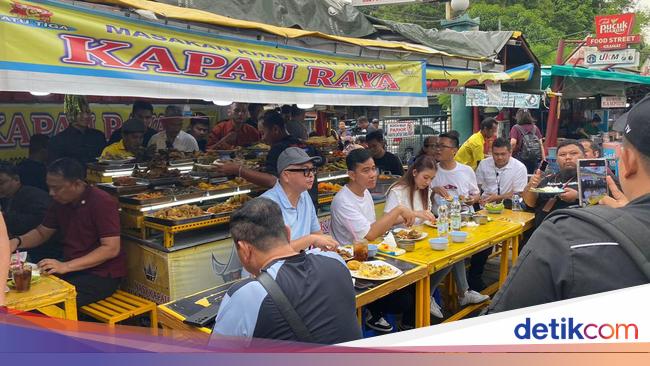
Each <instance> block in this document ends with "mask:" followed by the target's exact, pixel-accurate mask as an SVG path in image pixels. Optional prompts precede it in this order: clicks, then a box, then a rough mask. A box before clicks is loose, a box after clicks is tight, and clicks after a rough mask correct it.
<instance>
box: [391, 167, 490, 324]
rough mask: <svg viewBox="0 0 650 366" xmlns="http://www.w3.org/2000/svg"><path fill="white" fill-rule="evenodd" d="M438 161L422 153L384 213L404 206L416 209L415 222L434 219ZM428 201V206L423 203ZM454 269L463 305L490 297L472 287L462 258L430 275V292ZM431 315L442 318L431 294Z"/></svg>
mask: <svg viewBox="0 0 650 366" xmlns="http://www.w3.org/2000/svg"><path fill="white" fill-rule="evenodd" d="M436 172H437V165H436V161H435V160H434V159H433V158H432V157H431V156H428V155H420V156H419V157H418V158H416V159H415V161H414V162H413V164H412V165H411V166H410V167H409V169H408V170H407V171H406V173H405V174H404V176H403V177H402V178H401V179H400V180H399V181H397V182H396V183H395V184H394V185H393V186H392V187H390V189H389V190H388V196H387V197H386V205H385V206H384V213H386V212H390V210H392V209H393V208H395V207H397V206H404V207H406V208H409V209H411V210H413V211H414V212H415V216H416V222H415V223H416V224H422V223H423V222H424V221H427V220H428V221H430V222H432V223H433V222H435V217H434V216H433V213H432V212H431V188H430V185H431V181H432V180H433V178H434V177H435V176H436ZM424 202H426V205H425V204H424ZM452 269H453V270H454V279H455V281H456V286H457V287H458V293H459V294H460V296H459V299H458V300H459V302H460V305H461V306H465V305H468V304H478V303H481V302H483V301H485V300H487V299H489V298H490V297H489V296H487V295H481V294H480V293H478V292H476V291H472V290H470V289H469V285H468V284H467V276H466V274H465V262H464V261H461V262H458V263H456V264H454V265H453V266H452V267H447V268H445V269H442V270H440V271H438V272H436V273H434V274H433V275H432V276H431V293H432V294H433V292H434V291H435V289H436V287H438V285H439V284H440V282H441V281H442V280H443V279H444V278H445V276H446V275H447V274H448V273H449V271H451V270H452ZM429 311H430V312H431V315H433V316H435V317H438V318H442V317H443V316H442V310H441V308H440V305H438V303H436V301H435V299H434V298H433V296H432V297H431V306H430V308H429Z"/></svg>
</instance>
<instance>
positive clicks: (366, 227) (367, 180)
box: [331, 149, 415, 245]
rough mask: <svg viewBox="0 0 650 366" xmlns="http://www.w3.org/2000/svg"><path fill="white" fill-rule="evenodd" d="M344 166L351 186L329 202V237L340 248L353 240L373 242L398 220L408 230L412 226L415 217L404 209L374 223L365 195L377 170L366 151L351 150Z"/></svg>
mask: <svg viewBox="0 0 650 366" xmlns="http://www.w3.org/2000/svg"><path fill="white" fill-rule="evenodd" d="M346 162H347V165H348V175H349V176H350V182H349V183H348V184H346V185H345V187H343V189H341V191H340V192H339V193H337V194H336V196H334V200H333V201H332V225H331V226H332V234H333V235H334V239H336V241H338V242H339V244H341V245H347V244H352V243H353V242H354V240H355V239H367V240H369V241H372V240H375V239H377V238H378V237H379V236H380V235H382V234H383V233H385V232H386V231H387V230H388V229H390V228H391V227H392V226H393V225H395V224H396V223H398V222H400V219H402V220H403V221H404V223H405V224H406V225H407V226H411V225H413V223H414V221H415V213H414V212H413V211H411V210H410V209H408V208H406V207H404V206H397V207H395V208H394V209H393V210H391V211H390V212H388V213H386V214H384V216H382V217H381V218H380V219H379V220H377V218H376V216H375V204H374V202H373V201H372V196H371V195H370V191H368V189H372V188H374V187H375V185H376V184H377V167H376V166H375V162H374V160H373V159H372V155H371V154H370V151H369V150H367V149H356V150H352V151H351V152H350V153H349V154H348V156H347V158H346Z"/></svg>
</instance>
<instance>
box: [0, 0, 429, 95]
mask: <svg viewBox="0 0 650 366" xmlns="http://www.w3.org/2000/svg"><path fill="white" fill-rule="evenodd" d="M115 3H119V4H120V5H124V6H134V7H138V6H139V5H141V6H144V5H147V7H148V8H152V9H157V12H159V11H163V9H166V10H169V11H171V10H170V9H167V8H165V7H169V5H165V4H157V3H153V2H148V1H141V0H129V1H115ZM171 8H174V9H173V11H174V12H183V13H182V14H176V13H174V14H168V15H169V16H179V17H180V16H182V17H183V18H185V19H188V20H196V21H198V20H199V18H200V16H201V15H202V13H200V12H199V11H195V10H192V9H183V8H176V7H171ZM197 12H198V13H197ZM208 14H210V13H208ZM210 16H212V17H218V16H216V15H214V14H210ZM220 18H224V17H220ZM200 20H201V21H206V20H205V19H200ZM221 21H223V22H230V23H232V24H235V25H239V26H251V25H250V24H245V23H246V22H244V21H238V20H233V19H228V18H224V19H221ZM248 23H250V22H248ZM268 27H269V31H271V30H273V29H275V30H277V31H279V30H278V29H281V30H282V31H283V32H285V31H286V32H287V36H299V34H302V33H305V32H304V31H301V30H286V29H284V28H280V27H273V26H268ZM307 33H313V32H307ZM0 37H1V38H2V40H3V47H2V48H0V90H3V91H41V92H51V93H62V94H86V95H115V96H134V97H136V96H137V97H151V98H174V99H205V100H224V101H242V102H260V103H280V104H284V103H309V104H334V105H369V106H427V98H426V86H425V81H424V79H425V78H424V74H425V66H424V62H423V61H386V60H377V59H364V58H358V57H351V56H350V57H345V56H340V55H334V54H330V53H325V52H321V51H314V50H308V49H304V48H296V47H290V46H280V45H278V44H276V43H272V44H271V43H267V42H263V41H252V40H247V39H241V38H235V37H231V36H223V35H217V34H215V33H208V32H202V31H200V30H196V29H189V27H188V28H179V27H172V26H164V25H162V24H160V23H159V22H152V21H145V20H140V19H134V18H130V17H126V16H122V15H121V14H119V13H114V12H106V11H100V10H95V9H89V8H86V7H83V6H79V5H72V4H70V3H65V2H60V1H50V0H45V1H27V0H25V1H21V2H16V1H10V0H0ZM331 37H334V36H331ZM338 38H345V37H338ZM350 40H352V39H350ZM355 42H366V43H367V44H377V45H380V46H383V45H389V44H390V43H391V42H383V41H366V40H357V41H355ZM393 46H395V45H393ZM395 47H401V46H395Z"/></svg>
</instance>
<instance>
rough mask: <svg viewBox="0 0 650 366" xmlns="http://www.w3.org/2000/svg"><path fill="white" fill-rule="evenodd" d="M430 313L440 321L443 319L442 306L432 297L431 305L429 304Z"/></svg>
mask: <svg viewBox="0 0 650 366" xmlns="http://www.w3.org/2000/svg"><path fill="white" fill-rule="evenodd" d="M429 312H430V313H431V315H433V316H435V317H436V318H438V319H442V318H443V316H442V309H441V308H440V305H438V303H437V302H436V299H434V298H433V297H431V304H429Z"/></svg>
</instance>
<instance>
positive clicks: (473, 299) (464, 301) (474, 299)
mask: <svg viewBox="0 0 650 366" xmlns="http://www.w3.org/2000/svg"><path fill="white" fill-rule="evenodd" d="M489 298H490V297H489V296H488V295H482V294H480V293H478V292H476V291H474V290H467V291H465V294H464V295H463V296H462V297H460V298H459V299H458V300H459V302H460V306H465V305H469V304H480V303H482V302H483V301H485V300H488V299H489Z"/></svg>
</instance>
